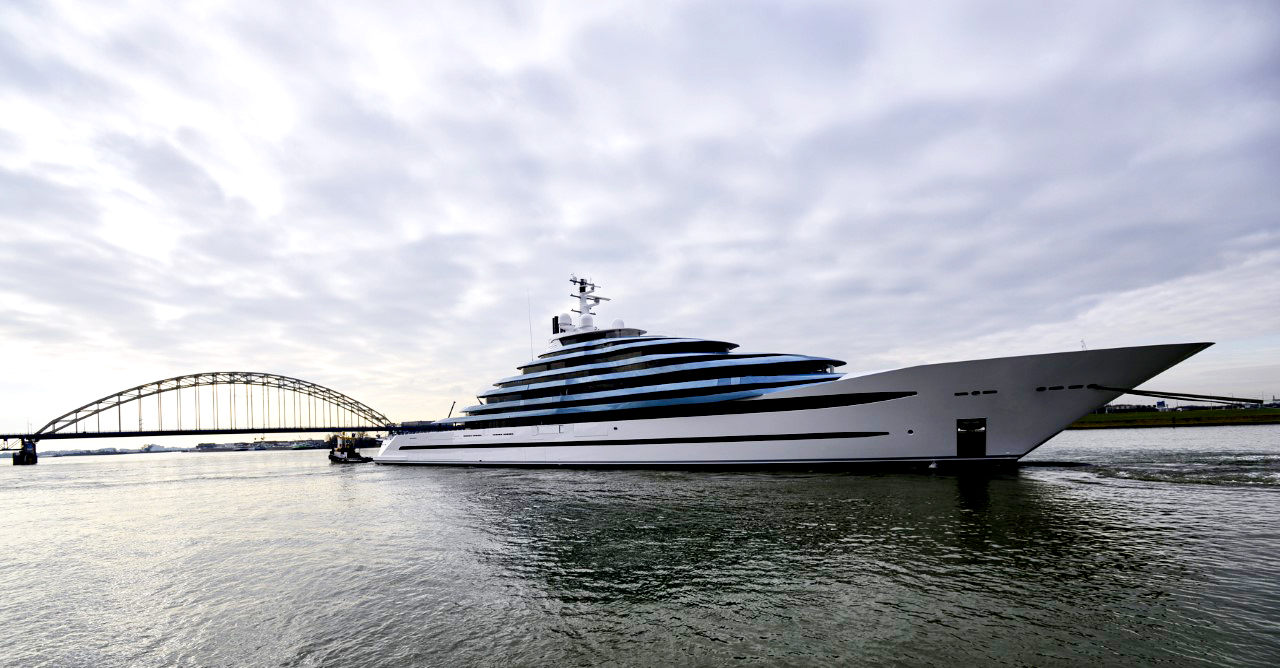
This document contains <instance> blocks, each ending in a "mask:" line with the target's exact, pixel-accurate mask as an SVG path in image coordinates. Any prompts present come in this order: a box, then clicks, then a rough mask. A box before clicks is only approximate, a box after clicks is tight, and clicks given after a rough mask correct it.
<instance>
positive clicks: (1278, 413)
mask: <svg viewBox="0 0 1280 668" xmlns="http://www.w3.org/2000/svg"><path fill="white" fill-rule="evenodd" d="M1242 424H1280V408H1250V409H1234V408H1227V409H1222V410H1195V411H1165V412H1159V413H1157V412H1151V413H1091V414H1089V415H1086V416H1084V417H1082V418H1080V419H1079V420H1076V421H1075V422H1073V423H1071V426H1069V427H1067V429H1135V428H1138V429H1140V428H1144V427H1227V426H1234V425H1242Z"/></svg>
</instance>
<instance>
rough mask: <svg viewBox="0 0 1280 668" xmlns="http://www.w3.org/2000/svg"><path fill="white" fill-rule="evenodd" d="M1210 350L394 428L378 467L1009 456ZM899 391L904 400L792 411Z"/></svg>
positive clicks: (1016, 364) (1086, 354)
mask: <svg viewBox="0 0 1280 668" xmlns="http://www.w3.org/2000/svg"><path fill="white" fill-rule="evenodd" d="M1209 345H1211V344H1208V343H1186V344H1171V345H1157V346H1139V347H1130V348H1113V349H1106V350H1092V351H1080V352H1069V353H1052V354H1045V355H1027V356H1020V357H1003V358H996V359H987V360H973V361H966V362H953V363H946V364H931V365H925V366H916V367H909V368H904V369H898V370H895V371H887V372H883V373H876V374H872V375H866V376H858V377H853V378H845V379H841V380H837V381H832V382H827V383H820V384H815V385H808V386H804V387H798V388H795V389H791V390H786V391H782V392H777V393H774V394H769V395H766V396H763V397H758V398H753V399H745V400H741V401H736V402H724V403H722V404H719V405H718V406H719V407H720V408H721V409H723V408H724V407H725V406H728V405H730V404H734V405H735V406H733V407H732V408H731V409H729V410H733V409H736V410H746V408H744V407H745V406H746V405H747V404H750V405H751V406H750V407H749V408H751V409H754V408H759V409H761V410H760V412H743V413H737V414H727V415H703V416H687V417H670V418H660V419H635V420H617V421H611V422H578V423H571V424H552V425H534V426H518V427H508V428H488V429H456V430H450V431H434V432H420V433H408V434H399V435H396V436H393V437H391V438H389V439H387V441H386V442H385V443H384V445H383V447H382V449H381V450H380V451H379V452H378V454H377V455H376V456H375V457H374V461H376V462H379V463H382V464H431V465H464V466H465V465H471V466H476V465H480V466H605V467H646V466H689V467H694V466H726V467H728V466H769V465H785V464H841V463H857V462H862V463H874V462H880V463H891V462H920V463H931V462H955V461H988V462H999V461H1014V460H1017V459H1018V458H1020V457H1022V456H1024V455H1026V454H1027V453H1028V452H1030V451H1032V450H1034V449H1035V448H1036V447H1038V446H1039V445H1041V444H1042V443H1044V442H1045V441H1047V440H1049V439H1050V438H1052V437H1053V436H1054V435H1055V434H1057V433H1059V432H1061V431H1062V430H1063V429H1065V428H1066V427H1067V426H1068V425H1069V424H1071V423H1072V422H1073V421H1075V420H1076V419H1078V418H1079V417H1080V416H1082V415H1084V414H1086V413H1088V412H1090V411H1092V410H1094V409H1095V408H1097V407H1099V406H1102V405H1104V404H1106V403H1107V402H1109V401H1111V400H1113V399H1115V398H1116V397H1117V396H1119V395H1120V394H1121V393H1120V392H1115V391H1107V390H1101V389H1093V388H1090V387H1088V386H1089V385H1098V386H1102V387H1111V388H1134V387H1136V386H1137V385H1139V384H1141V383H1142V382H1144V381H1146V380H1147V379H1149V378H1151V377H1152V376H1155V375H1156V374H1159V373H1160V372H1162V371H1164V370H1165V369H1167V368H1169V367H1171V366H1173V365H1175V364H1177V363H1178V362H1180V361H1182V360H1184V359H1186V358H1187V357H1189V356H1191V355H1193V354H1195V353H1197V352H1199V351H1200V350H1203V349H1204V348H1206V347H1207V346H1209ZM1037 388H1043V389H1037ZM1050 388H1061V389H1050ZM975 392H976V394H975ZM877 393H885V394H877ZM890 393H893V394H890ZM901 393H910V394H907V395H906V396H899V397H898V398H887V399H883V400H879V401H874V402H871V403H854V404H853V405H834V406H831V407H817V408H799V409H797V406H806V405H814V404H818V405H822V404H827V405H830V404H833V403H834V404H839V403H841V402H848V401H851V400H859V399H860V397H861V398H867V397H865V396H862V395H871V397H870V398H876V396H880V397H884V396H895V395H896V394H901ZM961 393H963V395H962V394H961ZM784 406H785V407H786V409H785V410H774V409H775V408H776V407H784ZM710 410H716V409H710ZM974 418H985V430H984V432H983V435H982V440H983V441H984V445H983V448H982V450H981V453H980V455H979V456H977V457H974V456H963V455H965V454H966V453H965V452H961V451H960V449H958V446H957V442H958V439H957V420H970V419H974ZM968 454H969V455H972V452H969V453H968Z"/></svg>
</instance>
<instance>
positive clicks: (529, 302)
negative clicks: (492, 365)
mask: <svg viewBox="0 0 1280 668" xmlns="http://www.w3.org/2000/svg"><path fill="white" fill-rule="evenodd" d="M524 307H525V313H527V314H528V315H529V359H533V354H534V353H533V297H530V296H529V286H527V285H526V286H525V287H524Z"/></svg>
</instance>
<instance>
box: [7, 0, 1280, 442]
mask: <svg viewBox="0 0 1280 668" xmlns="http://www.w3.org/2000/svg"><path fill="white" fill-rule="evenodd" d="M0 26H3V27H2V28H0V70H2V71H4V72H6V73H7V74H6V75H5V76H3V77H0V108H3V109H5V113H4V114H0V234H3V238H4V242H3V244H0V266H3V267H4V271H3V272H0V350H3V351H4V353H3V358H0V367H3V368H4V369H5V371H4V374H5V376H4V378H5V382H4V383H2V384H0V385H4V386H6V388H5V389H3V390H0V400H2V401H4V402H5V405H6V406H11V407H12V408H11V409H10V410H11V412H10V414H7V415H6V414H0V430H4V429H19V428H22V426H23V425H24V424H25V420H26V419H27V417H28V416H32V415H34V416H45V415H49V416H52V415H55V414H57V413H60V412H62V411H63V410H65V409H66V408H68V407H69V404H74V403H76V402H77V401H81V400H83V401H87V400H89V399H90V398H92V397H89V396H81V394H94V393H95V392H97V393H100V394H107V393H109V392H111V391H113V390H116V389H120V388H123V387H126V386H130V385H134V384H138V383H142V382H146V381H149V380H155V379H158V378H163V377H169V376H173V375H177V374H180V373H189V372H195V371H208V370H217V369H220V368H226V369H243V370H260V371H269V372H276V373H284V374H286V375H292V376H297V377H301V378H305V379H308V380H312V381H315V382H320V383H322V384H332V385H333V386H334V387H335V389H339V390H340V391H343V392H346V393H348V394H350V395H352V396H355V397H356V398H359V399H362V400H364V401H366V402H367V403H369V404H371V405H373V406H375V407H377V408H379V409H380V410H383V412H385V413H387V414H389V415H391V416H392V417H393V418H395V419H415V418H430V417H438V415H435V414H434V413H432V412H430V411H434V410H435V408H434V407H440V406H447V404H448V403H449V401H451V400H453V399H458V400H460V401H462V402H463V403H468V402H469V400H470V394H471V393H472V392H473V391H474V390H475V389H476V388H477V387H480V386H483V385H485V384H487V383H489V382H492V381H493V380H494V379H496V378H498V377H501V376H506V375H509V374H510V373H511V369H512V367H514V366H515V365H516V364H519V363H521V362H523V361H524V359H525V356H526V355H528V353H529V350H528V348H529V343H530V341H529V339H530V330H532V333H533V338H534V339H535V341H534V344H535V347H540V346H541V340H542V339H543V337H544V336H545V329H546V321H547V320H548V319H549V317H550V315H551V314H554V313H559V312H561V311H563V310H565V309H566V308H567V307H568V305H567V300H566V299H565V295H566V294H567V293H564V292H563V290H564V289H565V284H564V280H565V279H566V278H567V276H568V274H570V273H574V272H576V273H579V274H586V275H589V276H592V277H593V278H595V279H596V280H597V281H598V282H599V283H601V284H603V285H604V286H605V289H604V294H606V295H608V296H612V297H614V298H615V300H614V301H612V302H609V303H608V304H606V305H605V306H604V307H602V308H601V318H602V319H604V320H612V319H614V318H616V317H622V318H625V319H626V320H627V322H628V324H631V325H635V326H641V327H645V328H647V329H650V330H652V331H657V332H662V333H671V334H688V335H694V336H705V337H709V338H717V339H727V340H732V341H736V342H739V343H741V344H742V345H743V347H744V348H745V349H752V350H775V351H787V352H801V353H813V354H820V355H831V356H834V357H838V358H842V359H845V360H847V361H848V362H849V363H850V367H851V368H881V367H886V366H894V365H901V364H913V363H921V362H926V361H937V360H943V359H955V358H957V357H964V356H987V355H994V354H1002V353H1004V352H1036V351H1040V350H1061V349H1070V348H1072V347H1074V346H1076V345H1078V342H1079V340H1080V339H1082V338H1083V339H1086V340H1087V341H1088V343H1089V345H1090V346H1100V345H1112V344H1114V345H1122V344H1126V343H1134V342H1154V341H1163V340H1188V339H1200V338H1206V337H1209V338H1215V339H1217V340H1220V341H1222V342H1223V343H1222V344H1221V345H1220V346H1219V348H1217V349H1211V350H1210V351H1208V352H1206V353H1203V354H1202V355H1201V356H1200V357H1199V358H1197V359H1196V360H1194V361H1193V362H1194V365H1199V366H1194V369H1195V370H1196V371H1195V373H1196V375H1195V378H1194V380H1195V382H1196V383H1203V385H1196V386H1194V387H1192V386H1188V387H1183V388H1181V389H1184V390H1187V391H1197V390H1201V391H1205V392H1209V393H1224V392H1230V391H1233V386H1232V382H1233V381H1232V379H1233V378H1240V379H1242V380H1241V381H1240V382H1241V383H1242V384H1243V385H1246V386H1249V387H1252V386H1254V385H1259V384H1263V385H1265V384H1266V382H1265V381H1266V379H1267V375H1266V374H1268V373H1272V374H1273V373H1274V369H1276V368H1278V367H1280V361H1278V360H1277V359H1276V358H1275V350H1276V349H1275V345H1274V342H1273V337H1274V336H1275V333H1276V325H1277V323H1276V321H1275V316H1274V315H1273V313H1272V312H1273V311H1275V310H1276V309H1275V304H1276V303H1277V300H1276V295H1273V294H1272V293H1271V292H1270V291H1269V290H1268V289H1267V288H1265V287H1262V284H1263V283H1265V282H1266V277H1267V276H1269V275H1273V274H1274V273H1275V271H1276V269H1277V268H1280V255H1278V253H1280V191H1278V190H1277V189H1276V188H1275V187H1274V184H1273V182H1274V180H1275V175H1276V174H1277V173H1280V150H1277V149H1280V121H1277V119H1280V113H1278V112H1280V74H1278V72H1280V70H1277V68H1276V67H1275V64H1276V63H1277V62H1280V58H1278V57H1277V56H1280V39H1277V37H1280V10H1277V9H1276V8H1275V6H1274V5H1273V4H1272V3H1267V2H1239V3H1207V2H1179V3H1170V4H1166V5H1162V6H1161V8H1160V10H1159V11H1153V10H1152V9H1151V7H1150V6H1148V5H1146V4H1145V3H1135V2H1116V3H1107V4H1105V5H1103V4H1097V5H1080V4H1079V3H1056V2H1051V3H1036V4H1033V5H1031V4H1029V5H1015V6H1010V5H1008V4H1007V3H986V2H977V3H964V4H955V3H945V2H940V3H924V4H920V3H912V4H910V5H901V6H897V5H885V4H882V3H828V2H799V3H796V2H787V3H781V2H765V1H759V2H747V3H734V4H733V5H732V6H729V5H727V4H724V3H717V2H692V3H688V2H682V3H662V2H659V3H645V4H634V3H589V4H583V3H563V4H561V3H541V4H537V5H525V4H519V3H516V4H510V3H500V2H495V3H483V2H481V3H467V4H465V5H441V6H421V5H418V4H414V3H394V2H385V3H361V4H350V3H328V4H325V3H318V4H311V5H308V6H307V7H306V8H305V10H304V9H302V8H300V7H297V6H292V5H288V4H272V3H256V4H255V3H245V2H229V3H223V4H220V5H217V6H209V7H203V8H195V7H191V6H181V5H171V4H166V3H151V4H147V3H143V4H141V5H136V6H131V7H130V8H128V9H127V10H120V9H119V8H110V9H106V8H100V7H97V6H95V5H93V4H92V3H74V2H73V3H69V4H66V5H56V6H55V5H41V4H12V3H11V4H9V5H7V6H6V7H4V8H3V9H0ZM522 319H523V320H525V322H521V320H522ZM530 321H532V322H530ZM1219 349H1221V350H1225V351H1228V352H1224V353H1222V354H1221V357H1215V355H1218V354H1219V353H1217V352H1215V351H1216V350H1219ZM1241 351H1254V352H1256V355H1257V360H1256V362H1257V363H1256V365H1255V366H1254V367H1253V369H1254V371H1248V372H1246V371H1241V366H1240V364H1239V359H1242V355H1245V353H1242V352H1241ZM1215 359H1217V360H1220V366H1218V367H1215V366H1214V365H1215V364H1218V363H1219V362H1215ZM1188 368H1193V367H1191V366H1189V367H1188ZM1215 369H1219V370H1220V371H1215ZM1268 370H1270V371H1268ZM1188 378H1190V377H1188ZM1272 384H1277V383H1274V382H1272ZM19 385H21V387H22V388H23V389H22V390H21V391H18V390H16V389H15V388H16V387H18V386H19ZM1245 389H1247V388H1246V387H1242V388H1240V390H1239V391H1245ZM69 394H70V395H74V396H68V395H69ZM95 396H96V395H95ZM428 407H433V408H430V409H429V408H428ZM442 410H443V409H442ZM437 412H442V411H437Z"/></svg>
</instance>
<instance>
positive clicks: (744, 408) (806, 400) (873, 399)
mask: <svg viewBox="0 0 1280 668" xmlns="http://www.w3.org/2000/svg"><path fill="white" fill-rule="evenodd" d="M915 395H916V393H915V392H861V393H843V394H826V395H820V396H816V397H780V398H765V399H740V400H732V401H715V402H709V403H704V404H683V405H676V406H657V407H652V408H629V409H621V410H616V411H594V412H583V413H564V414H558V415H537V416H531V417H526V418H506V419H503V418H501V417H500V416H496V415H495V416H494V419H493V420H477V421H474V422H467V423H464V424H466V426H467V429H488V428H499V427H521V426H530V425H537V424H570V423H575V422H618V421H624V420H659V419H662V418H676V417H700V416H707V415H742V414H746V413H776V412H782V411H805V410H814V409H820V408H836V407H840V406H857V405H860V404H874V403H878V402H881V401H890V400H893V399H901V398H903V397H913V396H915Z"/></svg>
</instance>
